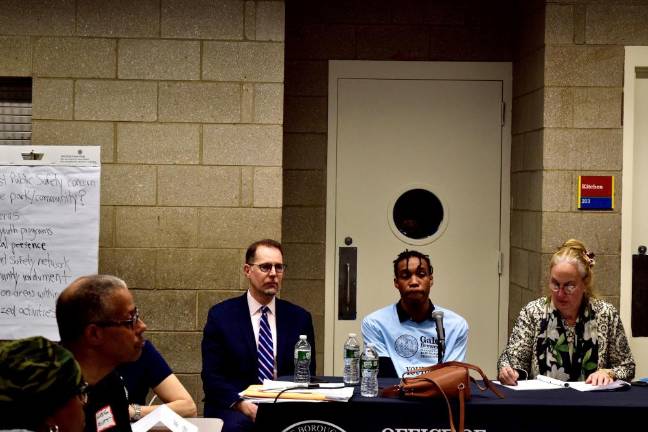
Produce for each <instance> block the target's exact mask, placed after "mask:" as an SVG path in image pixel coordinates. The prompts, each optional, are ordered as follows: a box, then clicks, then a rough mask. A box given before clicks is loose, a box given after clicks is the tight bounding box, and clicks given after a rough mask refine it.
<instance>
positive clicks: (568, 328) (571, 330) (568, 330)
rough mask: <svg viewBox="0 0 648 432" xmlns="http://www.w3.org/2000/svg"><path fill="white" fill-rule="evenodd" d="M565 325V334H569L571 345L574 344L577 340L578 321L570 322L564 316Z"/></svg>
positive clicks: (568, 339)
mask: <svg viewBox="0 0 648 432" xmlns="http://www.w3.org/2000/svg"><path fill="white" fill-rule="evenodd" d="M562 322H563V327H565V334H566V335H567V342H568V343H569V344H570V345H574V341H575V340H576V323H574V324H569V323H568V322H567V320H566V319H564V318H563V320H562Z"/></svg>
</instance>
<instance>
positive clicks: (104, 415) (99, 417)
mask: <svg viewBox="0 0 648 432" xmlns="http://www.w3.org/2000/svg"><path fill="white" fill-rule="evenodd" d="M95 421H96V422H97V432H102V431H105V430H106V429H110V428H111V427H115V426H117V423H116V422H115V416H114V415H113V412H112V409H111V408H110V405H106V406H105V407H103V408H101V409H100V410H99V411H97V413H96V414H95Z"/></svg>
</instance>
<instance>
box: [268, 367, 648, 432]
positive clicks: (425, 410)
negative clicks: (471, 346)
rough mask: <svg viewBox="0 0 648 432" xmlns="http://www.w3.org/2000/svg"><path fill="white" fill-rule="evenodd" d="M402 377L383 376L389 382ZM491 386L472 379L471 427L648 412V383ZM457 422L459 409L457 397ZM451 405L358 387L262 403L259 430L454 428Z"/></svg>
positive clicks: (570, 425)
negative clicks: (347, 392) (341, 393)
mask: <svg viewBox="0 0 648 432" xmlns="http://www.w3.org/2000/svg"><path fill="white" fill-rule="evenodd" d="M397 382H398V380H389V379H381V380H380V386H381V387H385V386H388V385H391V384H394V383H397ZM499 388H500V389H501V390H502V393H503V394H504V395H505V398H504V399H499V398H498V397H497V396H495V395H494V394H493V393H492V392H491V391H486V392H483V393H482V392H480V391H479V389H478V388H477V387H476V386H475V385H473V386H472V388H471V391H472V399H471V400H470V401H468V402H467V404H466V422H465V429H466V430H467V431H488V432H496V431H546V432H555V431H570V432H576V431H610V432H613V431H619V430H626V429H627V430H648V427H646V428H643V427H639V429H635V428H634V427H633V426H632V425H642V424H645V419H647V418H648V388H646V387H632V388H631V389H629V390H626V391H614V392H579V391H576V390H572V389H569V388H565V389H557V390H536V391H514V390H509V389H507V388H505V387H499ZM453 412H454V414H455V425H456V426H457V424H456V421H457V416H458V414H459V410H458V406H457V404H456V403H453ZM449 424H450V423H449V421H448V410H447V408H446V404H445V402H443V401H442V400H440V399H431V400H422V401H421V400H414V401H412V400H400V399H389V398H380V397H379V398H364V397H362V396H360V392H359V388H356V389H355V393H354V396H353V398H352V399H351V401H350V402H348V403H343V402H325V403H308V402H287V403H277V404H260V406H259V411H258V413H257V425H256V426H257V430H259V431H264V432H266V431H285V432H339V431H345V432H352V431H363V432H364V431H367V432H436V431H443V430H449V427H450V426H449Z"/></svg>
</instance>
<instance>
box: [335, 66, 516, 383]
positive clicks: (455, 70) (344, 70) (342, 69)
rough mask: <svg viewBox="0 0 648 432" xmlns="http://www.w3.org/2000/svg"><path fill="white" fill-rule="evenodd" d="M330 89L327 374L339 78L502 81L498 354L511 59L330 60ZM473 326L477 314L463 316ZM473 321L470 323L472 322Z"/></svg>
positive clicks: (502, 327) (504, 298)
mask: <svg viewBox="0 0 648 432" xmlns="http://www.w3.org/2000/svg"><path fill="white" fill-rule="evenodd" d="M328 72H329V88H328V137H327V139H328V142H327V144H328V153H327V165H326V171H327V176H326V177H327V178H326V252H325V256H326V259H325V280H324V291H325V300H324V374H326V375H332V374H333V359H334V355H335V352H337V351H336V350H335V347H334V346H333V344H334V323H335V316H336V307H337V306H336V305H337V302H336V301H335V286H336V281H335V263H336V259H337V248H338V246H341V245H337V244H336V243H335V213H336V208H335V203H336V179H337V138H338V136H337V104H338V94H337V87H338V80H340V79H345V78H346V79H349V78H358V79H439V80H469V81H501V82H502V92H503V93H502V100H503V101H504V106H503V107H502V117H503V122H502V154H501V167H502V168H501V169H502V171H501V173H500V179H501V180H500V187H501V193H500V251H501V254H502V260H501V274H500V284H499V302H498V303H499V310H498V311H497V313H498V316H499V319H498V322H499V326H498V327H499V329H498V336H499V337H498V341H499V346H498V352H501V351H502V349H503V348H504V346H505V344H506V340H507V339H508V304H509V251H510V214H511V200H510V196H511V174H510V173H511V106H512V81H513V78H512V75H513V72H512V64H511V63H510V62H401V61H361V60H330V61H329V71H328ZM464 318H466V320H467V321H468V324H469V325H471V324H472V322H474V317H464ZM471 321H472V322H471Z"/></svg>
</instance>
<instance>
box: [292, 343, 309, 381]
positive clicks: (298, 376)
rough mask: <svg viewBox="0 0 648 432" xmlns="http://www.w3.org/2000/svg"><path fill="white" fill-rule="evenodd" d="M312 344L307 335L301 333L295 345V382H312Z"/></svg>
mask: <svg viewBox="0 0 648 432" xmlns="http://www.w3.org/2000/svg"><path fill="white" fill-rule="evenodd" d="M310 362H311V346H310V344H309V343H308V340H307V338H306V335H299V340H298V341H297V344H296V345H295V382H296V383H306V384H308V383H309V382H310Z"/></svg>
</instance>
